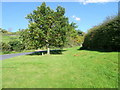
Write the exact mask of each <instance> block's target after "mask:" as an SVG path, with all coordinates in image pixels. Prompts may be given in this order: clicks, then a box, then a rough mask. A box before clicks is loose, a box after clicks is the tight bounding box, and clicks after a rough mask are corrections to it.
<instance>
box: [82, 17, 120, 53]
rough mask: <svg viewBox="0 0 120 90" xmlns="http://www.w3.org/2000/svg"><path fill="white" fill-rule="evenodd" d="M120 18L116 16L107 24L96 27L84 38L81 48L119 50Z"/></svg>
mask: <svg viewBox="0 0 120 90" xmlns="http://www.w3.org/2000/svg"><path fill="white" fill-rule="evenodd" d="M119 22H120V17H119V16H117V17H115V18H114V19H112V20H110V21H109V22H107V23H103V24H102V25H99V26H96V27H94V28H92V29H90V30H89V31H88V33H87V34H86V36H85V39H84V43H83V48H85V49H103V50H111V51H113V50H115V51H116V50H120V29H119V28H120V23H119Z"/></svg>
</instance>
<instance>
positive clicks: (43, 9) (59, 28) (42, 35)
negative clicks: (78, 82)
mask: <svg viewBox="0 0 120 90" xmlns="http://www.w3.org/2000/svg"><path fill="white" fill-rule="evenodd" d="M26 19H28V21H29V24H28V28H27V29H26V30H24V32H23V33H21V40H22V41H23V42H24V43H25V44H26V47H27V48H35V49H37V48H41V47H45V46H46V47H47V48H49V47H51V46H52V47H53V46H54V47H63V46H64V45H65V44H66V42H67V40H68V37H69V36H71V35H73V36H74V34H75V33H76V30H75V28H76V27H77V26H76V24H75V23H71V24H69V20H68V18H67V17H66V16H65V8H63V7H61V6H58V7H57V8H56V11H55V10H52V9H51V8H50V7H49V6H46V3H45V2H44V3H42V5H41V6H39V7H37V9H36V10H34V11H33V12H32V13H30V14H28V15H27V17H26Z"/></svg>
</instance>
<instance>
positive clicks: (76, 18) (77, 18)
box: [72, 15, 80, 21]
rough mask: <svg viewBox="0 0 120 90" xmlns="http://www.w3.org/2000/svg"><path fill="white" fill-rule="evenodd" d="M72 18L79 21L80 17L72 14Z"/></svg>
mask: <svg viewBox="0 0 120 90" xmlns="http://www.w3.org/2000/svg"><path fill="white" fill-rule="evenodd" d="M72 18H74V19H75V20H76V21H80V18H79V17H76V16H75V15H73V16H72Z"/></svg>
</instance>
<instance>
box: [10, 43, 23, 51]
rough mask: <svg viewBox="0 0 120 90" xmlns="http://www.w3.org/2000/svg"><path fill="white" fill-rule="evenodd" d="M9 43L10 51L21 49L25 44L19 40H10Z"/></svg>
mask: <svg viewBox="0 0 120 90" xmlns="http://www.w3.org/2000/svg"><path fill="white" fill-rule="evenodd" d="M9 45H10V46H11V50H12V51H21V50H24V49H25V46H24V44H23V43H21V42H20V41H10V42H9Z"/></svg>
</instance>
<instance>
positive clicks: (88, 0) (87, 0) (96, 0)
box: [79, 0, 119, 5]
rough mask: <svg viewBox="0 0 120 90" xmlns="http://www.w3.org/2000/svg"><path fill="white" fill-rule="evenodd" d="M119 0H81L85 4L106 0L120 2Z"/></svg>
mask: <svg viewBox="0 0 120 90" xmlns="http://www.w3.org/2000/svg"><path fill="white" fill-rule="evenodd" d="M118 1H119V0H83V1H81V0H80V1H79V2H81V3H83V4H84V5H85V4H87V3H106V2H118Z"/></svg>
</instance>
